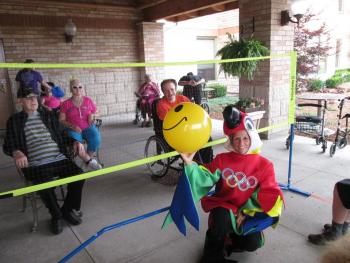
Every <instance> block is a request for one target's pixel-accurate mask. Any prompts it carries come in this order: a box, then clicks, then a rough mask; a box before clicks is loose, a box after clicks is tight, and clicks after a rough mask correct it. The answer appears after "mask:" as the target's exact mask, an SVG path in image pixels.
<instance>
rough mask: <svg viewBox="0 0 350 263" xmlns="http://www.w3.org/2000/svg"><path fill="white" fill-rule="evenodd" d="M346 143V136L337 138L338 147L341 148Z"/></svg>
mask: <svg viewBox="0 0 350 263" xmlns="http://www.w3.org/2000/svg"><path fill="white" fill-rule="evenodd" d="M347 144H348V141H347V139H346V137H344V138H341V139H340V140H339V146H338V147H339V149H343V148H344V147H345V146H346V145H347Z"/></svg>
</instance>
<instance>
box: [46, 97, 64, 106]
mask: <svg viewBox="0 0 350 263" xmlns="http://www.w3.org/2000/svg"><path fill="white" fill-rule="evenodd" d="M43 99H44V105H45V106H47V107H49V108H51V109H56V108H58V107H59V106H60V105H61V100H60V99H58V98H56V97H54V96H43Z"/></svg>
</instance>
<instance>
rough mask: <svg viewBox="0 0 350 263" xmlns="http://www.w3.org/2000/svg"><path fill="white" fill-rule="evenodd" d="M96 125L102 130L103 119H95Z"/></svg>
mask: <svg viewBox="0 0 350 263" xmlns="http://www.w3.org/2000/svg"><path fill="white" fill-rule="evenodd" d="M95 125H96V127H97V128H100V127H101V126H102V119H95Z"/></svg>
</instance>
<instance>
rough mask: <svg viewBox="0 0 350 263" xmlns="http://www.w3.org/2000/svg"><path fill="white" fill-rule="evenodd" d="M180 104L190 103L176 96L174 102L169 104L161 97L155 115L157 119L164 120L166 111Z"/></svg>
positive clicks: (186, 99)
mask: <svg viewBox="0 0 350 263" xmlns="http://www.w3.org/2000/svg"><path fill="white" fill-rule="evenodd" d="M181 102H190V100H189V99H188V98H187V97H185V96H182V95H176V100H175V101H174V102H173V103H171V102H169V101H168V100H167V99H166V98H165V97H163V98H162V99H161V100H160V101H159V102H158V104H157V114H158V117H159V119H161V120H164V118H165V115H166V114H167V113H168V111H169V110H170V109H171V108H172V107H174V106H176V105H177V104H179V103H181Z"/></svg>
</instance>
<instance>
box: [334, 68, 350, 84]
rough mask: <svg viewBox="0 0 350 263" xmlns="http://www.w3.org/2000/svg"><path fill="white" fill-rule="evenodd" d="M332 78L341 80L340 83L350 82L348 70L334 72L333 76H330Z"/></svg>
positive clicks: (349, 71)
mask: <svg viewBox="0 0 350 263" xmlns="http://www.w3.org/2000/svg"><path fill="white" fill-rule="evenodd" d="M332 78H341V82H340V83H339V84H341V83H345V82H349V81H350V69H339V70H337V71H335V74H334V75H333V76H332Z"/></svg>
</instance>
